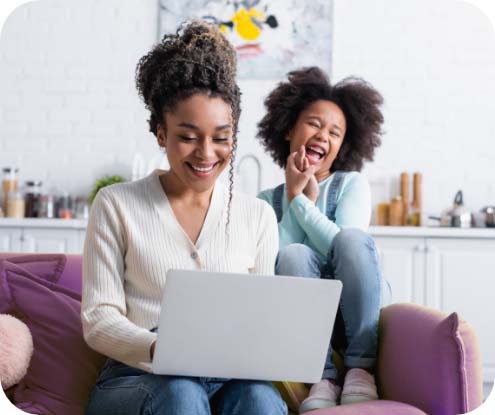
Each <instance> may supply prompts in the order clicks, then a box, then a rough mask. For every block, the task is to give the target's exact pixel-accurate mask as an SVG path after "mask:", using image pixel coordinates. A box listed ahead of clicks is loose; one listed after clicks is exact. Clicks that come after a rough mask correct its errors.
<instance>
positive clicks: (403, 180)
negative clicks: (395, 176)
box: [400, 172, 409, 225]
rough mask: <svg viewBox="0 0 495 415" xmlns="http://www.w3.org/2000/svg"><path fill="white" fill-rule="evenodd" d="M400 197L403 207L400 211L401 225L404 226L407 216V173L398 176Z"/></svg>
mask: <svg viewBox="0 0 495 415" xmlns="http://www.w3.org/2000/svg"><path fill="white" fill-rule="evenodd" d="M400 195H401V197H402V203H403V205H404V207H403V210H402V225H405V224H406V222H407V217H408V215H409V173H405V172H404V173H401V174H400Z"/></svg>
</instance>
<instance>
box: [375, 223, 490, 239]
mask: <svg viewBox="0 0 495 415" xmlns="http://www.w3.org/2000/svg"><path fill="white" fill-rule="evenodd" d="M369 233H370V234H371V235H373V236H391V237H392V236H395V237H397V236H399V237H418V236H419V237H429V238H487V239H495V228H462V229H461V228H446V227H440V226H421V227H420V226H370V228H369Z"/></svg>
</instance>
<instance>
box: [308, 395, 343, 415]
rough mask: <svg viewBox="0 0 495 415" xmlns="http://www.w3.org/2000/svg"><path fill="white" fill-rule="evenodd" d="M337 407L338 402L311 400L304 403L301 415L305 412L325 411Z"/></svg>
mask: <svg viewBox="0 0 495 415" xmlns="http://www.w3.org/2000/svg"><path fill="white" fill-rule="evenodd" d="M334 406H337V402H335V401H328V400H326V399H311V400H310V401H308V402H303V403H302V404H301V406H300V407H299V413H300V414H302V413H304V412H309V411H314V410H315V409H323V408H333V407H334Z"/></svg>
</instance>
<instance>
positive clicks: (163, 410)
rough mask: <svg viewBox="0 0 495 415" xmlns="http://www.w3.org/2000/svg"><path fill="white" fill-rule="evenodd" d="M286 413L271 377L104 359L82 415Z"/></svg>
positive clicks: (264, 414) (247, 414) (243, 414)
mask: <svg viewBox="0 0 495 415" xmlns="http://www.w3.org/2000/svg"><path fill="white" fill-rule="evenodd" d="M207 414H208V415H210V414H211V415H216V414H218V415H286V414H287V406H286V405H285V403H284V402H283V401H282V399H281V398H280V395H279V393H278V391H277V390H276V389H275V388H274V386H273V385H272V384H271V383H270V382H264V381H251V380H229V379H220V378H195V377H183V376H161V375H154V374H151V373H147V372H144V371H142V370H140V369H135V368H133V367H130V366H127V365H124V364H123V363H120V362H117V361H115V360H112V359H108V360H107V362H106V364H105V366H104V367H103V369H102V370H101V372H100V376H99V378H98V381H97V384H96V386H95V388H94V389H93V392H92V394H91V397H90V399H89V404H88V407H87V409H86V415H207Z"/></svg>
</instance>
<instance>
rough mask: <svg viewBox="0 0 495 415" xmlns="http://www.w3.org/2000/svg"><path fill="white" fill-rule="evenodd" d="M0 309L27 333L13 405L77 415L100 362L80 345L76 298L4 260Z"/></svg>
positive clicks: (56, 414)
mask: <svg viewBox="0 0 495 415" xmlns="http://www.w3.org/2000/svg"><path fill="white" fill-rule="evenodd" d="M0 309H1V312H4V313H9V314H12V315H14V316H16V317H17V318H20V319H21V320H23V321H24V322H25V323H26V324H27V325H28V327H29V329H30V330H31V333H32V335H33V342H34V353H33V357H32V359H31V364H30V366H29V370H28V373H27V375H26V377H25V378H24V379H23V381H22V382H21V383H20V384H19V385H18V386H17V388H16V390H15V393H14V402H15V404H16V405H17V406H18V407H24V408H26V407H29V406H30V407H33V408H46V413H48V414H54V415H66V414H71V415H82V414H83V413H84V407H85V405H86V402H87V399H88V396H89V393H90V391H91V389H92V388H93V386H94V383H95V380H96V377H97V375H98V371H99V368H100V366H101V364H102V363H103V361H104V358H103V356H101V355H99V354H97V353H96V352H94V351H93V350H91V349H90V348H89V347H88V346H87V345H86V343H85V341H84V338H83V335H82V325H81V319H80V295H79V294H78V293H75V292H73V291H71V290H70V289H68V288H65V287H62V286H60V285H58V284H55V283H53V282H49V281H46V280H44V279H42V278H39V277H37V276H36V275H34V274H32V273H31V272H29V271H27V270H25V269H24V268H23V267H21V266H20V265H16V264H13V263H11V262H9V261H7V260H4V261H0Z"/></svg>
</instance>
